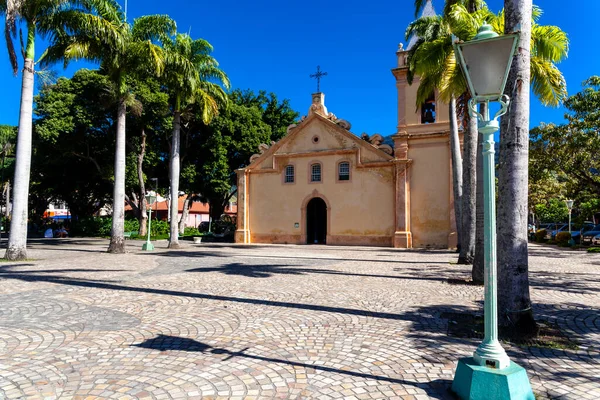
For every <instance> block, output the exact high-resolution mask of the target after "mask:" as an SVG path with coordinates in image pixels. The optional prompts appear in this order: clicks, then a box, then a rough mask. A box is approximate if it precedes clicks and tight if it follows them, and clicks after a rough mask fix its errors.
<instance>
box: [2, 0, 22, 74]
mask: <svg viewBox="0 0 600 400" xmlns="http://www.w3.org/2000/svg"><path fill="white" fill-rule="evenodd" d="M22 5H23V0H4V1H2V11H3V12H2V13H3V14H4V17H5V23H4V37H5V39H6V48H7V50H8V59H9V60H10V65H11V67H12V69H13V74H14V75H17V72H18V71H19V63H18V61H17V53H16V51H15V45H14V43H13V37H15V36H16V35H17V19H18V18H19V14H20V9H21V7H22Z"/></svg>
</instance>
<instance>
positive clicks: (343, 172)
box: [338, 162, 350, 181]
mask: <svg viewBox="0 0 600 400" xmlns="http://www.w3.org/2000/svg"><path fill="white" fill-rule="evenodd" d="M338 180H340V181H349V180H350V163H348V162H341V163H339V165H338Z"/></svg>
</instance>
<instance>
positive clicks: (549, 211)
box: [535, 199, 569, 222]
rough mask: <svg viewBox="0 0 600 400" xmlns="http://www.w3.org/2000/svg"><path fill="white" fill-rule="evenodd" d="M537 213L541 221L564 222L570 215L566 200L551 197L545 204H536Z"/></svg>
mask: <svg viewBox="0 0 600 400" xmlns="http://www.w3.org/2000/svg"><path fill="white" fill-rule="evenodd" d="M535 214H536V215H537V217H538V218H539V219H540V221H545V222H564V221H566V219H567V218H568V217H569V209H568V208H567V204H566V203H565V201H564V200H559V199H550V200H548V201H547V202H546V203H545V204H544V203H541V204H538V205H536V206H535Z"/></svg>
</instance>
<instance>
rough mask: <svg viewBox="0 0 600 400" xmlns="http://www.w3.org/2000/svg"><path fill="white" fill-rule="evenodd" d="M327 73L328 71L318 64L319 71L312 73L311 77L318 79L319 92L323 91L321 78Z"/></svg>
mask: <svg viewBox="0 0 600 400" xmlns="http://www.w3.org/2000/svg"><path fill="white" fill-rule="evenodd" d="M325 75H327V72H323V71H321V66H320V65H317V72H316V73H314V74H311V75H310V77H311V78H314V79H316V80H317V93H321V78H322V77H324V76H325Z"/></svg>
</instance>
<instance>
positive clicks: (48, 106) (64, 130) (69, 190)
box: [32, 69, 115, 224]
mask: <svg viewBox="0 0 600 400" xmlns="http://www.w3.org/2000/svg"><path fill="white" fill-rule="evenodd" d="M107 85H108V78H107V77H106V76H104V75H101V74H99V73H98V72H97V71H90V70H87V69H81V70H79V71H77V72H76V73H75V74H74V75H73V77H72V78H71V79H67V78H59V79H58V81H57V82H56V84H54V85H48V86H45V87H44V88H43V89H42V90H41V91H40V93H39V95H38V96H36V98H35V102H36V109H35V113H36V117H37V118H36V123H35V136H34V143H35V151H34V154H33V169H32V181H33V182H34V185H33V187H32V192H33V194H34V195H36V196H37V197H39V198H40V199H45V200H46V201H47V200H48V199H53V200H62V201H64V202H65V203H67V205H68V207H69V210H70V213H71V216H72V222H73V223H74V224H77V222H78V221H79V220H80V219H81V218H83V217H89V216H91V215H93V214H94V213H95V212H97V211H98V210H99V209H100V208H101V207H102V206H103V205H104V204H106V203H107V202H108V201H109V199H110V193H111V187H112V179H111V176H112V174H113V165H112V159H111V158H112V155H111V151H110V148H111V147H112V145H113V144H114V133H112V130H113V128H114V118H113V115H114V111H115V107H114V104H113V107H109V106H108V105H109V104H111V101H110V98H109V97H108V96H107V95H106V87H107Z"/></svg>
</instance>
